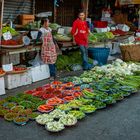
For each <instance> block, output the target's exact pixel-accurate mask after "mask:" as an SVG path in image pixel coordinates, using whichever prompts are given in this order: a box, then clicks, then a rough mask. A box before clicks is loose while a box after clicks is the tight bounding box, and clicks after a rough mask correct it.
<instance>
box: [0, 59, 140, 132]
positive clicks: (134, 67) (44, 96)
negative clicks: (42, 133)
mask: <svg viewBox="0 0 140 140" xmlns="http://www.w3.org/2000/svg"><path fill="white" fill-rule="evenodd" d="M62 81H63V82H61V81H55V82H52V83H50V84H46V85H44V86H42V87H38V88H36V89H33V90H29V91H25V93H24V94H22V93H21V94H17V95H16V96H10V97H7V98H5V99H3V100H0V116H2V117H4V118H5V119H6V120H8V121H14V120H15V119H16V118H18V117H19V119H18V122H22V121H23V120H22V118H20V117H25V118H26V119H27V120H29V119H30V120H36V122H37V123H38V124H41V125H44V126H45V128H46V130H48V131H50V132H60V131H62V130H64V129H65V126H73V125H76V123H77V120H80V119H83V118H85V117H86V116H87V115H88V114H91V113H94V112H95V111H97V110H98V109H103V108H105V107H107V106H108V105H111V104H115V103H117V102H119V101H120V100H123V99H124V98H126V97H127V96H130V95H131V94H134V93H137V92H138V90H139V89H140V64H139V63H132V62H131V63H125V62H123V61H122V60H120V59H117V60H116V61H114V62H113V63H112V64H108V65H105V66H102V67H98V66H96V67H94V68H93V69H92V70H90V71H88V72H84V73H83V74H82V75H81V76H80V77H67V78H64V79H63V80H62ZM37 110H38V111H39V112H40V113H41V114H38V112H36V111H37ZM42 113H45V114H42ZM18 122H15V123H17V124H23V125H24V124H26V123H25V122H23V123H18Z"/></svg>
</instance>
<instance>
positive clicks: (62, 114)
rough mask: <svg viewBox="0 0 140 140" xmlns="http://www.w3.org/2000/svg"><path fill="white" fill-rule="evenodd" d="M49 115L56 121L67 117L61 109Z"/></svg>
mask: <svg viewBox="0 0 140 140" xmlns="http://www.w3.org/2000/svg"><path fill="white" fill-rule="evenodd" d="M49 115H50V116H51V117H52V118H54V119H60V118H61V117H63V116H64V115H65V112H64V111H61V110H59V109H55V110H53V111H52V112H51V113H50V114H49Z"/></svg>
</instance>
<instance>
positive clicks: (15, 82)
mask: <svg viewBox="0 0 140 140" xmlns="http://www.w3.org/2000/svg"><path fill="white" fill-rule="evenodd" d="M31 83H32V78H31V73H30V71H28V72H25V73H20V74H8V75H6V76H5V88H6V89H13V88H17V87H21V86H25V85H29V84H31Z"/></svg>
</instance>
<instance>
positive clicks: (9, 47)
mask: <svg viewBox="0 0 140 140" xmlns="http://www.w3.org/2000/svg"><path fill="white" fill-rule="evenodd" d="M0 46H1V47H2V48H5V49H16V48H21V47H23V46H24V44H21V45H0Z"/></svg>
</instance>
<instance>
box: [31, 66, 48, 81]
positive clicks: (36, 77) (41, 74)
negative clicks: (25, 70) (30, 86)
mask: <svg viewBox="0 0 140 140" xmlns="http://www.w3.org/2000/svg"><path fill="white" fill-rule="evenodd" d="M30 71H31V76H32V82H37V81H41V80H44V79H47V78H49V77H50V71H49V66H48V65H47V64H43V65H40V66H36V67H31V68H30Z"/></svg>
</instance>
